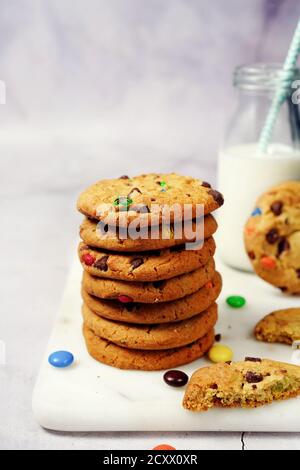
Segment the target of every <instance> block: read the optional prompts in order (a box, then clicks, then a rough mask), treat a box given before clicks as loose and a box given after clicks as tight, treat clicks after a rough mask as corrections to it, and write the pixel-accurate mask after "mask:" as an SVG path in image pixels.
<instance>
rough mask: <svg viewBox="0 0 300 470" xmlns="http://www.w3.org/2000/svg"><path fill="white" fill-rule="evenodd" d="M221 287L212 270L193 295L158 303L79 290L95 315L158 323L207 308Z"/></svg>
mask: <svg viewBox="0 0 300 470" xmlns="http://www.w3.org/2000/svg"><path fill="white" fill-rule="evenodd" d="M221 288H222V278H221V276H220V274H219V273H217V272H216V273H215V274H214V276H213V278H212V279H211V281H208V282H207V283H206V284H205V285H204V286H203V287H201V289H199V290H198V291H197V292H195V293H194V294H191V295H188V296H186V297H183V298H182V299H179V300H174V301H171V302H162V303H160V304H159V307H158V306H157V304H137V303H125V304H124V303H121V302H118V301H117V300H103V299H99V298H97V297H94V296H92V295H90V294H88V292H86V291H85V290H84V289H82V298H83V300H84V302H85V303H86V305H87V306H88V307H89V308H90V309H91V310H92V311H93V312H94V313H96V314H97V315H100V316H101V317H104V318H108V319H109V320H117V321H123V322H127V323H138V324H157V323H168V322H177V321H181V320H186V319H187V318H192V317H193V316H195V315H197V314H199V313H201V312H203V311H204V310H206V309H207V308H208V307H209V306H210V305H211V304H212V303H213V302H215V301H216V300H217V298H218V297H219V294H220V292H221Z"/></svg>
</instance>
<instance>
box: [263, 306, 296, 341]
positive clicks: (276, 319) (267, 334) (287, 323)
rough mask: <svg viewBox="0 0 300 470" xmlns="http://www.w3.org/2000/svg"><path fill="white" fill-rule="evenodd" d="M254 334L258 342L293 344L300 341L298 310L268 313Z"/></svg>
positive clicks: (287, 309)
mask: <svg viewBox="0 0 300 470" xmlns="http://www.w3.org/2000/svg"><path fill="white" fill-rule="evenodd" d="M254 334H255V337H256V339H258V340H259V341H266V342H268V343H285V344H293V342H294V341H297V340H299V339H300V308H286V309H283V310H277V311H275V312H272V313H270V314H269V315H267V316H266V317H264V318H263V319H262V320H261V321H260V322H259V323H258V324H257V325H256V327H255V331H254Z"/></svg>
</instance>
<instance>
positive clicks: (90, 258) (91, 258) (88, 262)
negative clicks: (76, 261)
mask: <svg viewBox="0 0 300 470" xmlns="http://www.w3.org/2000/svg"><path fill="white" fill-rule="evenodd" d="M82 261H83V262H84V264H86V265H87V266H92V265H93V264H94V262H95V261H96V258H94V256H92V255H90V254H89V253H84V255H82Z"/></svg>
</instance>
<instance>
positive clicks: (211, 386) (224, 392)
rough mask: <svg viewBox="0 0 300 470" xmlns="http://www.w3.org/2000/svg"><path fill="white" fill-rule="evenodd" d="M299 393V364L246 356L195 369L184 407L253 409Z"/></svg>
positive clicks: (189, 408) (190, 408) (204, 409)
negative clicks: (238, 360)
mask: <svg viewBox="0 0 300 470" xmlns="http://www.w3.org/2000/svg"><path fill="white" fill-rule="evenodd" d="M249 359H250V360H249ZM299 394H300V367H298V366H295V365H291V364H286V363H283V362H276V361H272V360H269V359H262V360H260V361H259V360H256V361H253V360H251V358H247V359H246V360H245V361H241V362H232V363H231V364H226V363H219V364H215V365H213V366H210V367H203V368H202V369H199V370H197V371H196V372H195V373H194V374H193V375H192V377H191V379H190V381H189V383H188V386H187V389H186V392H185V396H184V399H183V407H184V408H186V409H187V410H191V411H207V410H208V409H210V408H213V407H224V408H234V407H241V408H256V407H258V406H262V405H266V404H269V403H271V402H272V401H274V400H284V399H287V398H292V397H295V396H297V395H299Z"/></svg>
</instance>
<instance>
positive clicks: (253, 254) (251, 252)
mask: <svg viewBox="0 0 300 470" xmlns="http://www.w3.org/2000/svg"><path fill="white" fill-rule="evenodd" d="M248 256H249V258H250V259H255V253H254V251H249V252H248Z"/></svg>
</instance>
